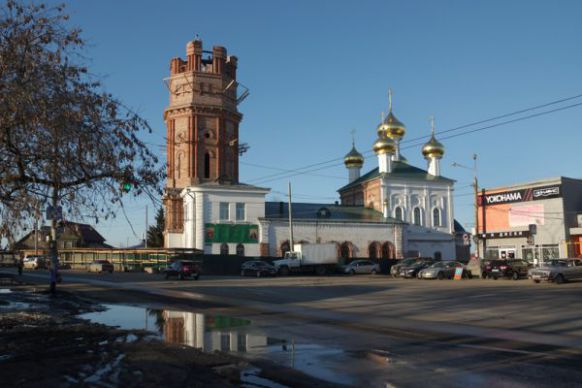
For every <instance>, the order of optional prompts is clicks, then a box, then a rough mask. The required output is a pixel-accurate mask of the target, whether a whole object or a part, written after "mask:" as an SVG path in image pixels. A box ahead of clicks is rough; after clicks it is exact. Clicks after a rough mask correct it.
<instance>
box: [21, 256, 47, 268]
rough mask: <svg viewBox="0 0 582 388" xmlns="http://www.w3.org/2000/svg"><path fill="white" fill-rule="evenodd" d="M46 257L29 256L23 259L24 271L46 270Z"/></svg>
mask: <svg viewBox="0 0 582 388" xmlns="http://www.w3.org/2000/svg"><path fill="white" fill-rule="evenodd" d="M47 265H48V257H46V256H43V255H30V256H26V257H25V258H24V262H23V266H24V268H25V269H34V270H37V269H42V268H47Z"/></svg>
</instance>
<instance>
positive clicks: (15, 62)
mask: <svg viewBox="0 0 582 388" xmlns="http://www.w3.org/2000/svg"><path fill="white" fill-rule="evenodd" d="M0 12H1V15H0V216H1V217H2V219H1V221H0V224H1V225H0V230H3V231H4V233H10V231H12V230H14V228H17V227H18V225H19V224H21V223H22V222H25V221H26V220H27V219H28V218H29V217H30V216H31V214H32V213H33V212H34V211H35V209H38V206H39V203H40V204H45V205H50V206H51V207H52V208H54V209H58V208H60V207H62V209H63V211H64V212H65V213H66V214H68V215H69V216H70V217H77V216H80V215H81V214H82V215H84V216H87V215H91V216H92V217H95V219H100V218H108V217H111V216H115V213H116V211H117V210H118V209H119V205H121V204H122V197H123V195H125V194H126V191H127V185H130V186H131V193H132V194H133V195H141V194H146V195H149V196H150V197H151V198H156V197H157V196H158V195H159V194H160V191H159V190H160V183H161V179H162V178H163V172H162V169H161V168H160V166H159V163H158V160H157V158H156V156H155V155H154V154H153V153H152V152H151V151H150V150H149V149H148V147H147V146H146V144H145V143H144V142H143V141H142V140H140V138H139V137H138V135H139V133H140V132H144V131H145V132H151V128H150V127H149V125H148V124H147V122H146V121H145V120H143V119H142V118H141V117H139V116H138V115H137V114H135V113H134V112H132V111H131V110H129V109H127V108H126V107H125V106H124V105H123V104H122V103H121V102H120V101H118V100H116V99H115V98H114V97H113V96H112V95H111V94H108V93H105V92H103V90H102V87H101V85H100V83H99V82H98V80H96V79H94V77H92V76H91V75H90V74H89V71H88V69H87V68H86V67H85V66H84V65H83V62H84V61H83V57H82V49H83V47H84V41H83V40H82V39H81V37H80V30H79V29H75V28H70V27H68V26H67V20H68V16H67V15H66V14H65V13H64V6H56V7H47V6H45V5H28V4H21V3H20V2H18V1H15V0H8V1H7V3H6V4H5V5H4V6H2V7H1V8H0ZM124 186H125V188H124ZM57 218H58V217H53V220H52V226H53V231H54V230H56V219H57ZM54 234H55V232H53V236H52V238H53V241H54V240H55V239H56V236H55V235H54ZM53 245H54V244H53ZM53 256H54V261H55V262H56V251H55V252H54V255H53ZM53 264H54V263H53ZM55 267H56V265H53V268H55Z"/></svg>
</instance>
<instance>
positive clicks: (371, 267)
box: [344, 260, 380, 275]
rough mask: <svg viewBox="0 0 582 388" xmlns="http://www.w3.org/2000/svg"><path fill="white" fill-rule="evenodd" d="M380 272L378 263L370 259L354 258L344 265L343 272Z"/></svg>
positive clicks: (353, 273) (352, 273) (351, 273)
mask: <svg viewBox="0 0 582 388" xmlns="http://www.w3.org/2000/svg"><path fill="white" fill-rule="evenodd" d="M378 272H380V268H379V267H378V264H375V263H373V262H371V261H370V260H354V261H352V262H351V263H350V264H348V265H346V266H345V267H344V273H347V274H350V275H355V274H357V273H367V274H373V275H375V274H377V273H378Z"/></svg>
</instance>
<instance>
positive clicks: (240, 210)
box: [236, 203, 245, 221]
mask: <svg viewBox="0 0 582 388" xmlns="http://www.w3.org/2000/svg"><path fill="white" fill-rule="evenodd" d="M236 220H237V221H244V220H245V204H244V203H237V204H236Z"/></svg>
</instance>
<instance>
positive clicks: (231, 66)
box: [163, 39, 244, 246]
mask: <svg viewBox="0 0 582 388" xmlns="http://www.w3.org/2000/svg"><path fill="white" fill-rule="evenodd" d="M236 69H237V58H236V57H235V56H232V55H231V56H228V55H227V53H226V49H225V48H224V47H221V46H214V47H213V48H212V51H206V50H203V49H202V41H201V40H198V39H196V40H193V41H191V42H189V43H188V44H187V45H186V60H184V59H182V58H174V59H172V60H171V61H170V76H169V77H168V78H167V79H165V80H164V81H165V83H166V86H167V87H168V89H169V91H170V104H169V106H168V107H167V108H166V110H165V111H164V120H165V122H166V128H167V135H166V139H167V182H166V190H165V194H164V198H163V199H164V206H165V215H166V230H165V232H166V233H165V234H166V236H167V234H168V233H182V232H183V228H184V225H183V224H184V216H183V205H182V199H181V198H180V191H182V189H184V188H185V187H189V186H196V185H203V184H218V185H230V184H237V183H238V158H239V153H238V149H239V137H238V130H239V124H240V122H241V120H242V115H241V114H240V113H239V112H238V110H237V104H238V103H239V102H240V101H241V100H242V98H244V96H241V97H242V98H241V97H238V99H237V87H238V83H237V81H236ZM167 241H168V239H167V237H166V246H168V244H167Z"/></svg>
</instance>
